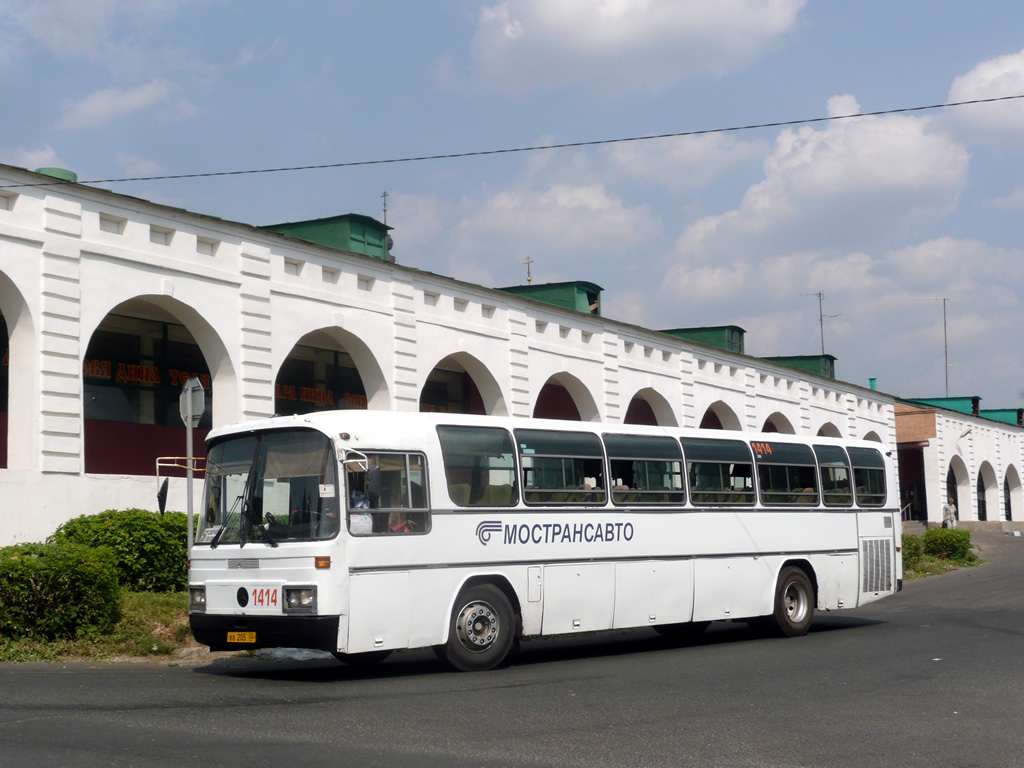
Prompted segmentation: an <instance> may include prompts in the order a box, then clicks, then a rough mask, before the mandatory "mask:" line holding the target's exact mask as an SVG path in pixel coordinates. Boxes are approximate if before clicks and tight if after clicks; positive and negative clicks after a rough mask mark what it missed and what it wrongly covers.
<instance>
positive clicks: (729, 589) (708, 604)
mask: <svg viewBox="0 0 1024 768" xmlns="http://www.w3.org/2000/svg"><path fill="white" fill-rule="evenodd" d="M776 570H777V569H776V568H774V567H773V560H772V559H771V558H754V557H723V558H704V559H698V560H697V561H696V563H694V566H693V584H694V589H693V620H694V621H712V620H715V619H741V618H748V617H751V616H765V615H767V614H769V613H771V612H772V603H773V602H774V600H775V573H776Z"/></svg>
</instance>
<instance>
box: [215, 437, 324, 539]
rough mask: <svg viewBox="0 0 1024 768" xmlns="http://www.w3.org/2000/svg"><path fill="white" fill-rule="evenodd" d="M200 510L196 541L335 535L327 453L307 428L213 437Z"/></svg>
mask: <svg viewBox="0 0 1024 768" xmlns="http://www.w3.org/2000/svg"><path fill="white" fill-rule="evenodd" d="M207 456H208V460H207V471H206V486H205V491H204V498H205V511H204V514H203V519H202V522H201V527H202V531H201V532H200V533H199V535H198V536H197V537H196V544H198V545H209V546H212V547H216V546H218V545H220V544H239V545H242V546H244V545H245V544H246V543H248V542H260V543H262V544H265V545H270V546H277V544H278V543H280V542H286V541H316V540H320V539H329V538H332V537H334V536H336V535H337V533H338V523H339V517H338V512H339V505H338V487H337V475H336V469H335V461H334V450H333V449H332V448H331V442H330V440H328V438H327V436H326V435H324V434H322V433H320V432H316V431H313V430H307V429H301V430H282V431H273V432H263V433H253V434H248V435H239V436H235V437H230V438H228V439H225V440H221V441H219V442H217V443H215V444H214V445H212V446H210V448H209V451H208V454H207Z"/></svg>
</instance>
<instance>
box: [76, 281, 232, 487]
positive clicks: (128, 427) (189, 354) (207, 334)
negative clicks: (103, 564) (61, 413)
mask: <svg viewBox="0 0 1024 768" xmlns="http://www.w3.org/2000/svg"><path fill="white" fill-rule="evenodd" d="M88 338H89V341H88V344H86V345H85V354H84V358H83V361H82V377H83V382H82V392H83V398H82V416H83V435H84V441H83V443H84V457H83V465H84V468H85V471H86V472H87V473H95V474H129V475H150V474H152V473H153V469H154V463H155V459H156V458H157V457H158V456H181V455H184V453H185V446H184V436H183V434H182V433H183V432H184V425H183V424H182V423H181V418H180V415H179V407H178V398H179V396H180V392H181V388H182V385H183V384H184V383H185V380H186V379H188V378H190V377H192V376H198V377H199V378H200V380H201V381H202V382H203V386H204V388H205V389H206V390H207V400H206V407H205V409H204V414H203V416H202V418H201V420H200V422H199V428H198V430H197V431H196V433H195V435H194V443H193V446H194V454H195V455H196V456H200V457H201V456H203V455H204V451H203V448H202V441H203V438H204V437H205V436H206V432H207V431H208V430H209V428H210V427H211V426H212V425H213V424H214V423H218V419H219V420H220V423H223V422H226V421H232V420H234V419H235V418H236V417H237V380H236V376H235V371H234V366H233V365H232V363H231V360H230V356H229V354H228V351H227V347H226V345H225V344H224V342H223V340H222V339H221V338H220V336H219V335H218V334H217V332H216V331H215V330H214V329H213V327H212V326H211V325H210V324H209V323H208V322H207V321H206V320H205V319H204V318H203V317H202V316H201V315H200V314H199V313H198V312H197V311H196V310H195V309H194V308H192V307H190V306H189V305H187V304H184V303H183V302H181V301H178V300H177V299H174V298H172V297H170V296H161V295H142V296H136V297H134V298H131V299H128V300H127V301H123V302H121V303H120V304H117V305H115V306H114V307H113V308H112V309H111V310H110V311H109V312H108V313H107V314H106V315H105V316H104V317H103V318H101V319H100V321H99V322H98V323H97V325H96V327H95V328H93V329H92V330H91V332H90V334H89V337H88Z"/></svg>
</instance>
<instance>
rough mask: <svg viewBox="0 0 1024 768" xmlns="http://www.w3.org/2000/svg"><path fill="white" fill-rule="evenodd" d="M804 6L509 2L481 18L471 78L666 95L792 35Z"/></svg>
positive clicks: (636, 0)
mask: <svg viewBox="0 0 1024 768" xmlns="http://www.w3.org/2000/svg"><path fill="white" fill-rule="evenodd" d="M804 3H805V0H775V1H774V2H770V3H766V2H762V0H687V2H678V0H599V1H598V2H593V0H505V2H501V3H498V4H496V5H491V6H485V7H484V8H483V9H482V10H481V12H480V16H479V20H478V25H477V29H476V34H475V36H474V38H473V42H472V47H471V57H472V65H471V67H472V71H471V73H470V75H469V77H468V80H469V82H470V83H471V84H472V85H474V86H476V87H478V88H481V89H485V90H496V91H512V92H516V91H519V92H521V91H534V90H547V89H552V88H561V87H566V86H569V85H573V84H578V83H583V84H588V85H591V86H593V87H595V88H600V89H602V90H608V89H610V90H617V91H625V90H660V89H662V88H664V87H666V86H668V85H670V84H672V83H674V82H676V81H678V80H680V79H682V78H685V77H688V76H692V75H694V74H698V73H712V74H721V73H724V72H728V71H732V70H735V69H737V68H740V67H743V66H745V65H746V64H748V63H749V62H750V61H752V60H753V59H754V58H756V57H757V56H758V55H759V54H760V53H762V52H763V51H764V49H765V48H766V47H767V46H769V45H770V44H772V43H773V42H774V41H776V40H777V39H778V38H779V36H781V35H783V34H785V33H786V32H788V31H789V30H791V29H792V28H793V27H794V25H795V24H796V20H797V14H798V13H799V11H800V9H801V8H802V7H803V5H804Z"/></svg>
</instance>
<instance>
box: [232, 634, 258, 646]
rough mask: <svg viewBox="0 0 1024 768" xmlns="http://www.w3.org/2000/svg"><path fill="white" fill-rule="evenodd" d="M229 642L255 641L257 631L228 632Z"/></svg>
mask: <svg viewBox="0 0 1024 768" xmlns="http://www.w3.org/2000/svg"><path fill="white" fill-rule="evenodd" d="M228 642H229V643H255V642H256V633H255V632H228Z"/></svg>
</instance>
